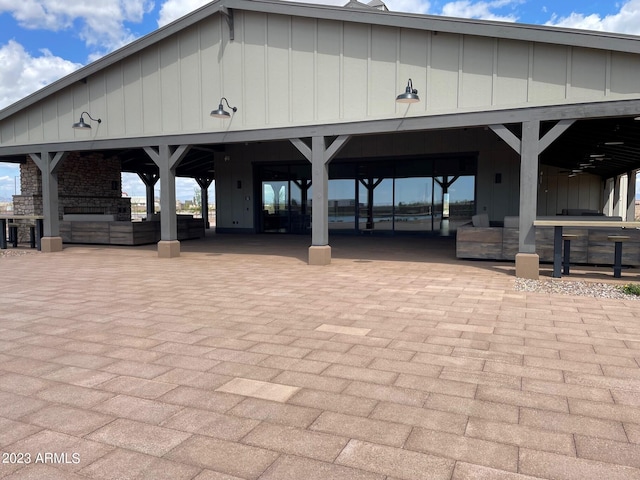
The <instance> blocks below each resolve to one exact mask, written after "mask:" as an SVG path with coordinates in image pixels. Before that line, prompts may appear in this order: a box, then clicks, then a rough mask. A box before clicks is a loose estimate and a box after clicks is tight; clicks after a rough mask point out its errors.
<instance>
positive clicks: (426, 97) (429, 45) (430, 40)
mask: <svg viewBox="0 0 640 480" xmlns="http://www.w3.org/2000/svg"><path fill="white" fill-rule="evenodd" d="M432 49H433V32H428V33H427V48H426V52H425V54H426V58H425V61H426V65H427V71H426V85H425V87H424V88H425V91H424V104H425V105H424V110H425V112H426V111H428V109H429V95H430V93H431V88H430V85H431V55H432Z"/></svg>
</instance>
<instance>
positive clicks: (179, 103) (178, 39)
mask: <svg viewBox="0 0 640 480" xmlns="http://www.w3.org/2000/svg"><path fill="white" fill-rule="evenodd" d="M181 38H182V35H181V34H178V35H176V43H177V44H178V45H177V47H178V64H177V65H176V69H177V70H178V74H177V77H178V78H177V79H176V80H177V81H178V85H177V90H178V105H179V108H180V115H178V122H179V123H178V128H179V129H180V130H179V131H180V132H184V122H183V121H182V109H183V108H184V102H183V101H182V41H181ZM163 131H164V129H163Z"/></svg>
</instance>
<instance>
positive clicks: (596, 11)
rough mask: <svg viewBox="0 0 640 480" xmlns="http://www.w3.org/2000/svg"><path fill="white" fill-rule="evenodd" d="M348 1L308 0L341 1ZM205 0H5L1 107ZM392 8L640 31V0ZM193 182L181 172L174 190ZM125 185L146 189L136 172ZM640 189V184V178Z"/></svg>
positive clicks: (495, 0) (415, 1)
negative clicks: (86, 0)
mask: <svg viewBox="0 0 640 480" xmlns="http://www.w3.org/2000/svg"><path fill="white" fill-rule="evenodd" d="M347 1H348V0H320V1H310V0H307V3H324V4H332V5H344V4H345V3H347ZM206 3H208V0H100V1H99V2H76V1H70V0H67V1H61V0H0V65H2V68H1V69H0V109H2V108H4V107H6V106H9V105H11V104H12V103H14V102H16V101H17V100H19V99H21V98H23V97H25V96H27V95H29V94H30V93H32V92H34V91H36V90H38V89H39V88H42V87H43V86H45V85H47V84H49V83H51V82H53V81H55V80H57V79H58V78H60V77H62V76H64V75H67V74H69V73H71V72H72V71H74V70H76V69H77V68H79V67H81V66H83V65H86V64H88V63H90V62H92V61H94V60H97V59H99V58H100V57H101V56H103V55H105V54H107V53H109V52H111V51H113V50H115V49H117V48H119V47H122V46H124V45H126V44H127V43H129V42H131V41H132V40H134V39H136V38H139V37H141V36H143V35H146V34H147V33H150V32H152V31H153V30H155V29H157V28H158V27H160V26H163V25H166V24H167V23H170V22H171V21H173V20H175V19H177V18H179V17H181V16H183V15H185V14H187V13H189V12H190V11H193V10H195V9H196V8H199V7H200V6H202V5H205V4H206ZM385 3H386V5H387V7H388V8H389V10H392V11H403V12H411V13H425V14H433V15H447V16H452V17H465V18H481V19H487V20H501V21H507V22H518V23H533V24H547V25H559V26H563V27H571V28H586V29H590V30H604V31H611V32H619V33H629V34H634V35H640V0H620V1H614V0H598V1H591V0H581V1H579V0H560V1H558V0H555V1H552V0H480V1H479V0H457V1H449V0H431V1H421V0H386V1H385ZM18 174H19V171H18V169H17V168H16V166H13V165H8V164H3V163H0V200H10V199H11V195H13V194H14V191H15V183H16V176H17V175H18ZM194 188H195V182H193V181H191V180H186V179H178V182H177V186H176V189H177V196H178V198H180V199H190V198H192V197H193V192H194ZM123 190H124V191H126V192H127V193H129V194H130V195H140V196H142V195H144V187H143V185H142V182H140V181H139V180H138V179H137V177H135V176H133V175H131V176H128V175H127V176H124V177H123ZM638 192H640V184H639V185H638Z"/></svg>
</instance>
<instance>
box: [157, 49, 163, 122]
mask: <svg viewBox="0 0 640 480" xmlns="http://www.w3.org/2000/svg"><path fill="white" fill-rule="evenodd" d="M156 55H157V57H158V91H157V92H156V94H157V95H158V98H156V101H157V102H158V108H159V109H160V132H164V108H162V107H163V105H162V97H163V95H162V52H161V49H160V47H159V46H158V47H156Z"/></svg>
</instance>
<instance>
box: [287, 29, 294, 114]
mask: <svg viewBox="0 0 640 480" xmlns="http://www.w3.org/2000/svg"><path fill="white" fill-rule="evenodd" d="M287 78H288V79H289V88H288V89H287V97H288V99H287V100H288V103H289V104H288V105H287V108H288V109H289V123H290V124H293V17H289V48H288V52H287Z"/></svg>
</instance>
